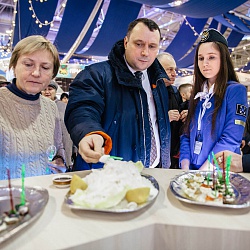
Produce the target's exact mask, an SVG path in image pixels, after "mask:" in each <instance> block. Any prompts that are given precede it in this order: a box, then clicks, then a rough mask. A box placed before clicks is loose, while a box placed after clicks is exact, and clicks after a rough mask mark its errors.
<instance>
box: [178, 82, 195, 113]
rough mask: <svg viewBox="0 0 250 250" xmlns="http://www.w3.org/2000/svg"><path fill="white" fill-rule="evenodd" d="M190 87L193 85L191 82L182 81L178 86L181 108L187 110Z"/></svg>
mask: <svg viewBox="0 0 250 250" xmlns="http://www.w3.org/2000/svg"><path fill="white" fill-rule="evenodd" d="M192 89H193V85H192V84H191V83H183V84H181V85H180V86H179V88H178V90H179V92H180V95H181V97H182V101H183V103H182V104H181V109H182V110H188V107H189V100H190V96H191V93H192Z"/></svg>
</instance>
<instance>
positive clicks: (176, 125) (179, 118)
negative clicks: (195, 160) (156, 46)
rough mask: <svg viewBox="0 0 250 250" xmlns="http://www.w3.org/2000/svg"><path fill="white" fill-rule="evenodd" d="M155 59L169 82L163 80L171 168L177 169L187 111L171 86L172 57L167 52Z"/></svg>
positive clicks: (173, 62)
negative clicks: (168, 128) (165, 88)
mask: <svg viewBox="0 0 250 250" xmlns="http://www.w3.org/2000/svg"><path fill="white" fill-rule="evenodd" d="M157 59H158V60H159V62H160V63H161V65H162V66H163V68H164V70H165V72H166V73H167V75H168V77H169V80H168V79H164V82H165V85H166V87H167V90H168V99H169V100H168V116H169V121H170V127H171V150H170V156H171V167H170V168H175V169H176V168H179V153H180V135H181V128H182V126H183V122H184V121H185V119H186V117H187V109H186V110H184V109H183V108H182V104H183V101H182V98H181V95H180V93H179V91H178V89H177V87H175V86H173V84H174V82H175V78H176V63H175V60H174V58H173V56H172V55H171V54H169V53H167V52H163V53H161V54H158V56H157Z"/></svg>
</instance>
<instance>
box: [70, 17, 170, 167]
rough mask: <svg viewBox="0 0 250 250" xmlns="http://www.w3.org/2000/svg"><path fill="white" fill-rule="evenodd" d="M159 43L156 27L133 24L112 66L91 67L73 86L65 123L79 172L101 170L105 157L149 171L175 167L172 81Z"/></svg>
mask: <svg viewBox="0 0 250 250" xmlns="http://www.w3.org/2000/svg"><path fill="white" fill-rule="evenodd" d="M160 38H161V33H160V29H159V27H158V25H157V24H156V23H155V22H154V21H152V20H150V19H147V18H139V19H136V20H134V21H133V22H131V23H130V24H129V26H128V31H127V35H126V36H125V38H124V39H123V40H120V41H118V42H117V43H115V45H114V46H113V48H112V50H111V52H110V53H109V56H108V60H107V61H104V62H100V63H95V64H92V65H89V66H86V67H85V69H84V70H83V71H81V72H80V73H79V74H78V75H77V76H76V78H75V79H74V81H73V83H72V84H71V85H70V89H69V102H68V105H67V108H66V113H65V123H66V126H67V128H68V131H69V133H70V135H71V138H72V139H73V142H74V144H75V145H78V149H79V154H78V156H79V157H82V159H81V158H77V160H79V162H78V163H77V169H76V170H80V169H90V168H98V167H102V166H103V164H100V163H98V161H99V159H100V157H101V156H102V155H103V153H105V154H109V153H110V154H111V155H113V156H118V157H122V158H123V159H124V160H126V161H128V160H131V161H134V162H136V161H139V160H140V161H142V163H143V165H144V166H145V167H146V168H148V167H152V168H153V167H163V168H169V167H170V155H169V153H170V152H169V148H170V126H169V118H168V115H167V110H168V93H167V90H166V87H165V84H164V81H163V78H168V76H167V75H166V73H165V72H164V70H163V68H162V67H161V65H160V63H159V62H158V60H157V59H156V55H157V53H158V50H159V44H160ZM151 124H152V125H151ZM103 149H104V152H103Z"/></svg>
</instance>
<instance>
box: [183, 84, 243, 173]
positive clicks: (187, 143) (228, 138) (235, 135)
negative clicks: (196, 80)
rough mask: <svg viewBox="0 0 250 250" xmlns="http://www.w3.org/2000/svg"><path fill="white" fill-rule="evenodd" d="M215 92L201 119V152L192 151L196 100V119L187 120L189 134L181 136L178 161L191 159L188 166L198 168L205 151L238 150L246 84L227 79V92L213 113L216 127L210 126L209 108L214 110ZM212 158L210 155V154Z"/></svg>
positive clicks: (197, 111)
mask: <svg viewBox="0 0 250 250" xmlns="http://www.w3.org/2000/svg"><path fill="white" fill-rule="evenodd" d="M214 101H215V98H214V96H213V97H212V98H211V100H210V102H211V104H212V106H211V107H210V108H209V109H207V110H206V112H205V115H204V117H203V119H202V123H201V137H200V141H202V148H201V152H200V154H195V153H194V149H195V140H196V139H197V138H196V136H197V121H198V116H199V111H200V108H201V105H202V104H203V102H204V99H203V100H202V101H199V102H198V104H197V107H196V111H195V119H194V120H193V122H192V123H191V124H190V135H185V134H184V135H182V136H181V147H180V162H181V161H182V160H183V159H188V160H189V161H190V169H199V168H200V167H201V166H202V164H203V163H204V162H205V161H206V160H207V159H208V155H209V154H210V156H211V153H212V152H213V153H214V154H216V153H218V152H220V151H223V150H229V151H232V152H235V153H240V145H241V140H242V135H243V132H244V126H245V122H246V115H247V107H246V106H247V94H246V87H245V86H244V85H242V84H239V83H236V82H228V85H227V89H226V93H225V96H224V99H223V102H222V105H221V107H220V110H219V112H218V114H217V117H216V129H215V130H216V131H215V133H213V134H211V130H212V112H213V111H214ZM210 159H211V160H212V159H213V158H212V156H211V158H210Z"/></svg>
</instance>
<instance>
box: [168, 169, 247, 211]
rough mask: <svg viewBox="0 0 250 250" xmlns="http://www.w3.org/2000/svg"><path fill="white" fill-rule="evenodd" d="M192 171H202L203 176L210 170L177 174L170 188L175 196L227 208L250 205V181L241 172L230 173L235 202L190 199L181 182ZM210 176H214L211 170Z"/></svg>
mask: <svg viewBox="0 0 250 250" xmlns="http://www.w3.org/2000/svg"><path fill="white" fill-rule="evenodd" d="M190 173H192V174H195V173H200V174H202V175H203V176H206V175H207V173H208V171H197V170H196V171H189V172H185V173H182V174H180V175H177V176H176V177H175V178H174V179H173V180H172V181H171V182H170V189H171V191H172V192H173V194H174V196H175V197H176V198H177V199H179V200H181V201H184V202H187V203H191V204H196V205H205V206H214V207H223V208H225V207H227V208H246V207H249V206H250V181H249V180H247V179H246V178H245V177H243V176H241V175H240V174H236V173H232V172H231V173H230V183H231V184H232V187H233V189H234V192H235V195H236V199H235V202H234V203H233V204H218V203H216V202H215V203H213V202H198V201H194V200H191V199H189V198H188V197H187V196H185V194H184V193H183V191H182V189H181V184H182V182H184V180H185V179H186V178H188V177H189V175H190ZM209 173H210V176H212V175H211V174H212V172H211V171H210V172H209Z"/></svg>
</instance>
